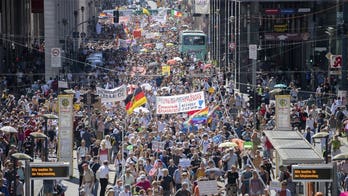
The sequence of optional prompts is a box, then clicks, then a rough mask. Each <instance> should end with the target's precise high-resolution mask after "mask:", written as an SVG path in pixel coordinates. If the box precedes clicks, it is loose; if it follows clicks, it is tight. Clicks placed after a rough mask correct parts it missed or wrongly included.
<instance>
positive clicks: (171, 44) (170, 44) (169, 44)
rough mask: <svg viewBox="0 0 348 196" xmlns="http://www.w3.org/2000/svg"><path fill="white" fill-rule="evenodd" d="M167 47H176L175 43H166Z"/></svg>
mask: <svg viewBox="0 0 348 196" xmlns="http://www.w3.org/2000/svg"><path fill="white" fill-rule="evenodd" d="M166 46H174V44H173V43H166Z"/></svg>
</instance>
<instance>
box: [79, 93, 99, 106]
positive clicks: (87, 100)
mask: <svg viewBox="0 0 348 196" xmlns="http://www.w3.org/2000/svg"><path fill="white" fill-rule="evenodd" d="M81 101H82V102H83V103H84V104H87V105H91V104H95V103H97V102H98V101H99V99H98V95H95V94H92V93H85V94H83V95H82V100H81Z"/></svg>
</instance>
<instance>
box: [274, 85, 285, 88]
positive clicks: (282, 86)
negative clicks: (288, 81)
mask: <svg viewBox="0 0 348 196" xmlns="http://www.w3.org/2000/svg"><path fill="white" fill-rule="evenodd" d="M286 87H287V86H286V85H285V84H276V85H274V88H286Z"/></svg>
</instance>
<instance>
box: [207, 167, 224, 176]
mask: <svg viewBox="0 0 348 196" xmlns="http://www.w3.org/2000/svg"><path fill="white" fill-rule="evenodd" d="M205 173H206V174H207V175H209V174H210V173H215V175H217V176H222V175H223V174H224V173H225V172H224V171H223V170H221V169H220V168H217V167H213V168H209V169H206V170H205Z"/></svg>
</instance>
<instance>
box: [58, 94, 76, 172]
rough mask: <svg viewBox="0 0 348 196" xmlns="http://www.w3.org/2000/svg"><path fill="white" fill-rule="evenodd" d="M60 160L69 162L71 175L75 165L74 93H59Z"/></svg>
mask: <svg viewBox="0 0 348 196" xmlns="http://www.w3.org/2000/svg"><path fill="white" fill-rule="evenodd" d="M58 107H59V121H58V122H59V124H58V125H59V132H58V161H60V162H69V163H70V165H71V167H70V176H72V171H73V168H72V165H73V162H72V161H73V151H72V149H73V95H59V96H58Z"/></svg>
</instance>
